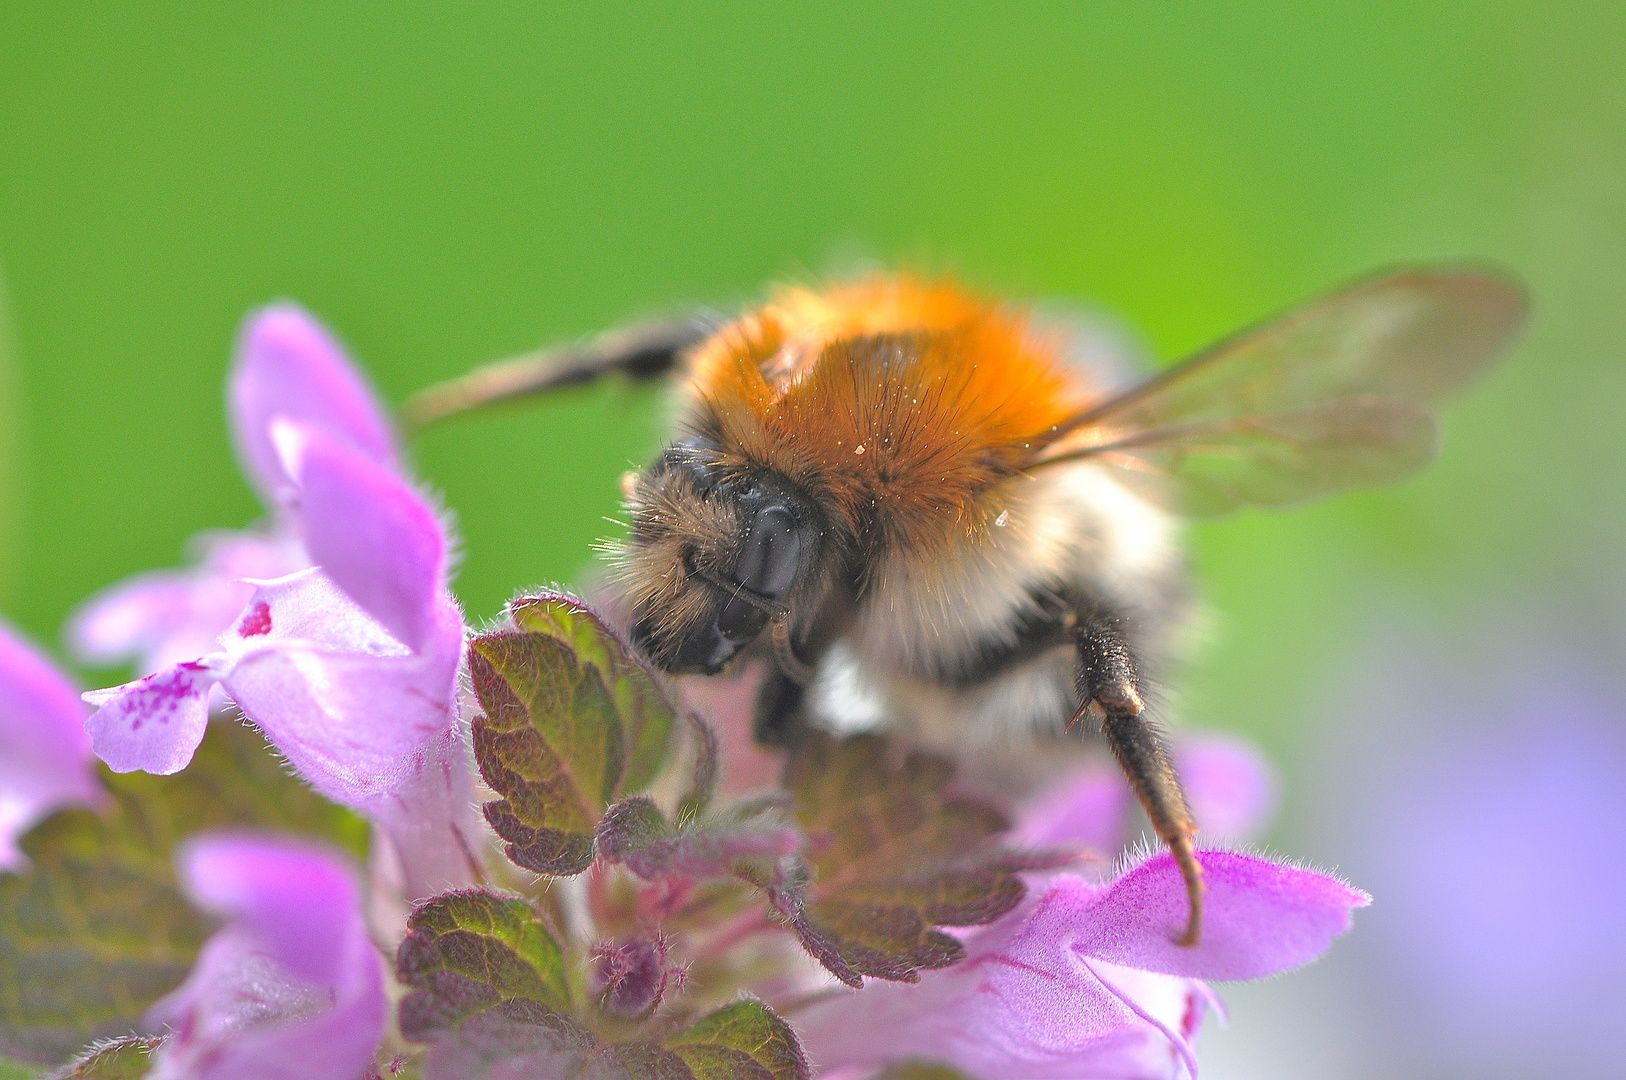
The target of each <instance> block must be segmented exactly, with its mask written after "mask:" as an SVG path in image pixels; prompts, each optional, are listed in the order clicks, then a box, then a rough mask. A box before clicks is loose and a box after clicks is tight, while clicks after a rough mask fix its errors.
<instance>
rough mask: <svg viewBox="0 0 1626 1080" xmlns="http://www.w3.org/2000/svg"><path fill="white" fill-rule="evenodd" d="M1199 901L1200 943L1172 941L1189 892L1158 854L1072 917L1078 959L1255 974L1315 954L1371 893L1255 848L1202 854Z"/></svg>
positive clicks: (1179, 971) (1211, 974)
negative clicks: (1185, 944)
mask: <svg viewBox="0 0 1626 1080" xmlns="http://www.w3.org/2000/svg"><path fill="white" fill-rule="evenodd" d="M1197 859H1198V861H1199V862H1200V863H1202V867H1203V878H1204V881H1205V882H1206V883H1207V886H1208V892H1207V896H1206V898H1205V914H1204V918H1203V929H1202V940H1201V942H1200V943H1199V944H1198V945H1197V946H1196V947H1195V948H1182V947H1181V946H1179V945H1176V944H1175V943H1174V939H1175V938H1176V937H1178V936H1179V934H1180V932H1181V930H1182V929H1183V928H1184V927H1185V925H1186V892H1185V884H1184V882H1183V881H1182V880H1181V877H1180V871H1179V869H1178V868H1177V867H1176V866H1175V865H1174V860H1173V858H1171V857H1170V855H1169V854H1168V852H1159V853H1158V854H1157V855H1154V856H1153V857H1152V858H1150V859H1148V860H1147V861H1145V862H1143V863H1141V864H1140V865H1139V866H1136V867H1135V868H1134V869H1132V870H1130V871H1129V872H1128V873H1126V874H1124V875H1123V876H1122V877H1120V878H1118V879H1117V880H1116V881H1114V882H1112V884H1110V885H1108V886H1107V887H1105V888H1103V889H1101V890H1100V891H1099V892H1098V893H1096V894H1095V895H1094V896H1093V897H1092V898H1091V899H1090V900H1089V902H1088V903H1087V904H1085V905H1084V906H1083V907H1082V908H1081V909H1080V911H1079V912H1078V915H1077V920H1076V922H1077V927H1078V930H1077V934H1076V936H1075V938H1074V941H1073V945H1072V947H1073V949H1075V950H1076V951H1077V952H1078V953H1079V954H1080V955H1081V956H1085V957H1091V958H1099V959H1101V960H1107V961H1110V962H1112V963H1115V964H1123V965H1125V966H1128V967H1135V968H1143V969H1145V970H1147V971H1160V972H1164V973H1166V974H1169V975H1183V976H1187V977H1189V978H1195V979H1257V978H1260V977H1261V976H1265V975H1274V974H1276V973H1277V972H1281V971H1286V970H1288V969H1289V968H1295V967H1298V966H1299V965H1300V964H1305V963H1308V962H1309V961H1311V960H1314V959H1315V958H1316V957H1317V956H1320V955H1321V954H1322V953H1323V952H1325V951H1326V950H1327V947H1328V946H1330V945H1331V944H1332V939H1333V938H1335V937H1337V936H1338V935H1339V934H1342V933H1343V932H1344V931H1345V930H1348V929H1349V925H1350V913H1351V912H1352V911H1353V910H1354V909H1355V908H1358V907H1365V906H1366V905H1367V904H1369V903H1371V899H1372V898H1371V897H1369V896H1367V895H1366V894H1365V893H1363V892H1361V891H1360V890H1358V889H1352V888H1350V887H1349V886H1348V885H1345V884H1344V883H1343V882H1341V881H1339V880H1338V879H1337V878H1334V877H1331V876H1329V875H1327V874H1322V873H1318V872H1317V871H1314V870H1301V869H1298V868H1296V867H1292V866H1286V865H1284V864H1282V863H1278V862H1272V861H1271V860H1269V859H1261V858H1257V857H1255V856H1252V855H1241V854H1238V853H1236V852H1230V851H1199V852H1198V853H1197Z"/></svg>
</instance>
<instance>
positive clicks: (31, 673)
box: [0, 622, 102, 871]
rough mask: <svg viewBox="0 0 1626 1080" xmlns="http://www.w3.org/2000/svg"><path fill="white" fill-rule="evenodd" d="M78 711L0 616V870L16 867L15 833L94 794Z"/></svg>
mask: <svg viewBox="0 0 1626 1080" xmlns="http://www.w3.org/2000/svg"><path fill="white" fill-rule="evenodd" d="M85 713H86V709H85V705H84V702H82V701H80V700H79V692H78V691H77V690H75V689H74V687H73V684H72V683H70V682H68V680H67V677H66V676H64V675H63V674H62V673H61V672H60V671H58V670H57V669H56V667H55V666H54V665H52V664H51V662H50V661H49V660H47V659H46V658H45V657H44V656H42V655H41V654H40V653H39V652H37V651H36V650H35V649H34V648H33V646H31V645H29V644H28V643H27V642H25V641H24V640H23V639H22V638H21V637H19V636H18V635H17V633H16V632H15V631H13V630H12V629H11V628H10V627H9V626H7V625H6V624H5V623H3V622H0V871H3V870H16V869H19V868H20V867H21V866H22V864H23V861H24V860H23V855H22V852H20V851H19V850H18V849H17V838H18V837H19V836H21V835H22V834H23V833H25V832H27V831H28V829H29V828H30V827H31V826H33V824H34V823H35V822H37V821H39V820H40V819H42V818H44V817H45V816H46V815H47V814H49V813H50V812H51V811H52V810H55V809H56V808H57V807H59V806H63V805H65V804H69V803H95V802H98V801H99V800H100V799H101V797H102V789H101V786H100V785H99V784H97V783H96V777H95V773H94V772H93V771H92V769H91V764H92V762H93V761H94V758H93V756H92V754H91V751H90V736H89V735H87V734H85Z"/></svg>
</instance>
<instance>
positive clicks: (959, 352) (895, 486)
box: [686, 277, 1090, 548]
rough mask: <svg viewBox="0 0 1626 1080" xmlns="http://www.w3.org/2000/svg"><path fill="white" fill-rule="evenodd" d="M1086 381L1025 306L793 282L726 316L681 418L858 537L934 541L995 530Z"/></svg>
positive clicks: (953, 293)
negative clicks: (1003, 489)
mask: <svg viewBox="0 0 1626 1080" xmlns="http://www.w3.org/2000/svg"><path fill="white" fill-rule="evenodd" d="M1089 389H1090V388H1089V387H1088V386H1087V385H1085V384H1084V383H1083V382H1082V380H1081V379H1080V378H1079V376H1078V375H1077V374H1075V373H1074V372H1072V371H1069V370H1068V369H1067V368H1066V366H1065V365H1064V364H1063V363H1062V361H1061V343H1060V342H1059V341H1057V340H1052V339H1050V338H1047V337H1046V336H1044V335H1042V334H1039V333H1037V332H1035V330H1034V329H1033V328H1032V327H1031V326H1030V325H1029V323H1028V320H1027V318H1026V315H1025V313H1023V312H1021V311H1020V310H1013V309H1011V308H1009V307H1006V306H1003V305H1000V304H997V303H995V302H992V301H989V300H986V299H984V298H982V297H979V296H975V295H973V294H971V293H969V292H967V291H965V290H963V289H961V288H959V287H958V286H955V285H952V284H947V283H926V282H921V281H917V280H914V279H911V278H907V277H902V278H894V277H874V278H869V279H866V280H863V281H859V282H857V283H853V284H846V285H839V286H835V287H832V288H829V289H825V290H822V291H815V290H811V289H806V288H787V289H783V290H781V291H780V292H779V293H778V294H776V295H775V296H774V297H773V299H772V300H771V301H770V302H769V303H768V304H767V305H765V306H763V307H761V308H759V309H757V310H756V311H754V312H752V313H750V314H748V315H746V316H744V317H743V318H741V319H739V320H737V321H736V322H734V323H732V324H730V325H729V326H727V327H724V328H723V329H722V330H721V331H719V332H718V333H717V334H716V335H715V336H713V337H712V338H711V339H710V340H709V341H707V342H706V343H705V344H704V345H702V346H701V347H700V348H699V350H697V352H696V353H695V355H694V356H693V358H692V360H691V371H690V381H689V395H690V397H689V401H688V403H687V404H688V416H687V417H686V420H687V425H688V426H689V427H691V428H693V429H694V430H695V431H697V432H701V433H704V434H707V435H709V436H711V437H712V439H713V440H714V441H715V443H716V444H717V445H719V446H721V447H723V448H725V450H724V454H725V460H724V461H723V462H722V464H724V465H725V466H728V467H731V468H738V469H744V470H749V469H753V468H764V469H771V470H773V471H775V472H777V473H779V474H780V475H782V476H784V477H786V478H788V479H789V480H790V481H792V482H793V483H796V484H799V485H801V486H802V487H803V488H804V489H806V490H807V491H808V492H809V493H810V494H813V495H815V497H817V498H818V501H819V502H820V503H821V504H822V505H824V506H825V507H826V508H827V509H829V510H830V511H831V512H833V513H834V514H835V515H836V518H837V520H835V521H832V522H831V523H830V524H831V525H832V526H833V527H835V528H837V529H839V530H840V531H842V532H843V533H845V534H846V535H847V536H848V537H850V538H851V539H852V540H853V541H855V542H857V543H858V544H859V545H860V546H863V547H875V546H885V545H892V544H904V545H910V546H912V547H917V548H918V547H923V546H924V547H927V548H934V547H938V546H940V545H942V544H945V543H951V542H953V541H954V540H955V539H956V537H957V536H958V537H959V538H965V537H974V536H976V535H977V534H979V533H981V532H982V531H983V530H984V529H985V528H986V527H987V524H988V522H989V521H991V520H992V518H993V517H995V516H997V514H998V513H999V512H1000V509H1001V505H1000V501H1001V500H1000V497H999V495H998V489H999V488H998V486H999V484H1000V482H1001V481H1003V480H1006V479H1008V478H1010V477H1011V476H1013V475H1015V474H1016V472H1017V471H1018V470H1019V468H1020V467H1021V463H1022V462H1023V461H1025V460H1027V458H1028V457H1029V454H1030V452H1031V450H1032V449H1033V447H1034V445H1035V444H1036V443H1037V442H1042V441H1043V436H1044V435H1045V434H1046V433H1047V432H1048V431H1050V430H1051V429H1052V428H1053V427H1054V426H1055V425H1056V424H1058V423H1059V422H1061V421H1062V420H1063V419H1065V418H1066V417H1067V416H1069V415H1070V414H1071V413H1073V412H1074V411H1075V410H1076V409H1078V407H1079V405H1080V403H1081V401H1083V400H1085V399H1086V398H1087V397H1088V394H1089Z"/></svg>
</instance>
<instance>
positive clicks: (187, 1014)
mask: <svg viewBox="0 0 1626 1080" xmlns="http://www.w3.org/2000/svg"><path fill="white" fill-rule="evenodd" d="M179 863H180V874H181V881H182V884H183V886H184V887H185V889H186V891H187V894H188V895H189V896H190V897H191V899H192V902H193V903H195V904H196V905H197V906H198V907H200V908H202V909H203V910H204V911H206V912H208V913H209V914H211V915H214V916H217V917H219V918H221V919H223V920H224V921H225V923H226V925H225V927H224V928H223V929H221V930H220V931H219V932H218V933H216V934H215V935H214V937H212V938H210V939H209V940H208V942H206V943H205V944H204V946H203V951H202V952H201V953H200V954H199V956H198V959H197V962H196V963H195V964H194V966H193V968H192V973H191V974H190V975H189V976H188V977H187V980H186V982H184V983H182V984H181V986H180V987H179V988H178V989H176V990H175V991H174V992H173V993H171V994H170V995H169V996H168V997H166V998H164V999H163V1000H162V1001H160V1002H158V1003H157V1004H156V1005H154V1006H153V1007H152V1009H151V1011H150V1012H149V1013H148V1017H147V1019H148V1022H149V1023H150V1024H152V1025H154V1026H155V1027H156V1026H161V1027H165V1028H167V1029H169V1030H170V1031H172V1032H173V1033H174V1034H173V1036H172V1037H171V1038H170V1039H169V1041H167V1042H166V1043H164V1044H163V1046H162V1047H161V1048H160V1049H159V1050H158V1051H157V1053H156V1054H155V1055H154V1068H153V1070H152V1072H151V1073H150V1074H149V1080H358V1078H359V1077H361V1076H363V1075H364V1073H365V1070H366V1069H367V1068H368V1066H369V1064H370V1063H371V1062H372V1060H373V1056H374V1054H375V1053H376V1052H377V1049H378V1045H379V1042H380V1041H381V1040H382V1038H383V1034H384V1023H385V1014H386V1001H385V996H384V977H383V969H382V966H381V965H382V960H381V958H380V957H379V955H378V952H377V950H376V949H374V947H373V944H372V941H371V940H370V939H369V938H368V936H367V927H366V924H365V923H364V921H363V919H362V914H361V898H360V894H359V892H358V890H357V887H356V884H355V882H354V881H353V880H352V879H351V877H350V875H349V873H348V872H347V871H346V870H345V868H344V866H343V865H342V864H341V863H340V861H339V860H338V859H337V858H336V857H335V856H333V855H331V854H329V853H327V852H325V851H323V850H321V849H317V848H313V847H309V846H306V845H303V844H298V843H294V842H292V841H286V840H272V839H269V838H257V837H248V836H232V835H222V834H216V835H212V836H204V837H199V838H197V839H194V840H193V841H191V842H190V843H188V844H187V845H186V846H185V847H184V848H183V849H182V851H181V854H180V857H179Z"/></svg>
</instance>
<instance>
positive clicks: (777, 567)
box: [719, 506, 802, 630]
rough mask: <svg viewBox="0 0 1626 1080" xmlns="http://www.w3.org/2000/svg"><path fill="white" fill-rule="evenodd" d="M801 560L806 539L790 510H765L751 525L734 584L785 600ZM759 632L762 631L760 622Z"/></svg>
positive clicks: (736, 568)
mask: <svg viewBox="0 0 1626 1080" xmlns="http://www.w3.org/2000/svg"><path fill="white" fill-rule="evenodd" d="M801 558H802V538H801V535H800V533H798V532H797V530H796V521H795V519H794V518H793V517H792V516H791V512H790V508H789V507H786V506H765V507H763V508H762V509H761V510H758V511H757V515H756V520H755V521H753V522H752V523H751V533H750V535H749V536H748V537H747V538H746V541H745V549H744V550H743V551H741V552H740V559H739V562H738V563H736V564H735V566H734V580H735V581H737V582H739V583H740V584H741V585H743V586H745V587H746V588H747V589H750V590H751V591H752V592H754V593H757V594H758V595H760V596H770V597H772V598H773V599H775V600H783V599H784V598H785V594H786V593H788V592H790V587H791V585H792V584H794V583H795V581H796V571H797V569H798V568H799V567H800V566H801ZM725 612H726V609H725ZM719 622H720V619H719ZM757 629H758V630H761V629H762V624H761V622H760V621H759V622H758V624H757Z"/></svg>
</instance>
